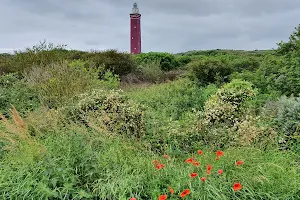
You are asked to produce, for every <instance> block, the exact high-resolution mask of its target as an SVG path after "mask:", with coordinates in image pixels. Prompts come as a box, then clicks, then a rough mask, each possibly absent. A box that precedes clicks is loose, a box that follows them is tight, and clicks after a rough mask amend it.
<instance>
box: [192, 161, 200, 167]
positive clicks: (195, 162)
mask: <svg viewBox="0 0 300 200" xmlns="http://www.w3.org/2000/svg"><path fill="white" fill-rule="evenodd" d="M192 164H193V165H194V166H200V164H199V163H198V162H197V161H194V162H193V163H192Z"/></svg>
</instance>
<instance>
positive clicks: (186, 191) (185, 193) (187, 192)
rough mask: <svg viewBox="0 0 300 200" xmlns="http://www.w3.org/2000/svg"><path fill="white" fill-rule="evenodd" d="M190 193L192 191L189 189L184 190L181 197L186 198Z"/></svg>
mask: <svg viewBox="0 0 300 200" xmlns="http://www.w3.org/2000/svg"><path fill="white" fill-rule="evenodd" d="M190 193H191V191H190V190H189V189H185V190H183V192H181V194H180V197H181V198H184V197H186V195H188V194H190Z"/></svg>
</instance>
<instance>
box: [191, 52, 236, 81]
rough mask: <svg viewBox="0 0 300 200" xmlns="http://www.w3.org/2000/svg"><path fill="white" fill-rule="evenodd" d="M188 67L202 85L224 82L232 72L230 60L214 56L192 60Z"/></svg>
mask: <svg viewBox="0 0 300 200" xmlns="http://www.w3.org/2000/svg"><path fill="white" fill-rule="evenodd" d="M187 67H188V68H189V70H190V73H191V76H192V77H195V78H196V79H197V80H198V82H199V83H200V84H201V85H207V84H209V83H222V82H223V81H224V79H225V77H226V76H228V75H230V74H231V72H232V67H231V66H230V64H229V63H228V61H226V60H223V59H218V58H213V57H212V58H205V59H202V60H197V61H193V62H190V63H189V64H188V66H187Z"/></svg>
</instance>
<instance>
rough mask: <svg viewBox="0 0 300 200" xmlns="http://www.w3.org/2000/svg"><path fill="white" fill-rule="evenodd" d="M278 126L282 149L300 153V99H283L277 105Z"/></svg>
mask: <svg viewBox="0 0 300 200" xmlns="http://www.w3.org/2000/svg"><path fill="white" fill-rule="evenodd" d="M277 109H278V113H277V118H276V121H277V125H278V127H279V131H280V133H281V134H280V138H279V143H280V145H281V146H282V148H285V149H293V150H295V151H296V152H297V151H298V152H299V150H300V149H299V147H300V97H290V98H287V97H285V96H283V97H281V98H280V99H279V101H278V103H277Z"/></svg>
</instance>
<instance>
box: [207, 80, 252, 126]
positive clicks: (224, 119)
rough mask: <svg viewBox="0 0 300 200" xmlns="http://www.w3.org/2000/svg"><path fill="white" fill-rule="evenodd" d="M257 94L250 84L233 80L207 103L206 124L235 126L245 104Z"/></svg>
mask: <svg viewBox="0 0 300 200" xmlns="http://www.w3.org/2000/svg"><path fill="white" fill-rule="evenodd" d="M256 93H257V92H256V90H255V89H253V86H252V84H251V83H250V82H247V81H243V80H239V79H234V80H232V81H231V82H230V83H227V84H225V85H224V86H223V87H222V88H220V89H219V90H218V91H217V92H216V94H214V95H212V96H211V98H210V99H209V100H208V101H207V102H206V103H205V106H204V122H205V123H206V124H207V125H213V124H215V123H226V124H231V125H233V124H234V123H235V122H236V120H237V119H238V116H239V115H240V112H242V111H243V103H245V102H246V101H247V100H249V99H251V98H252V97H253V96H254V95H256Z"/></svg>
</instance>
